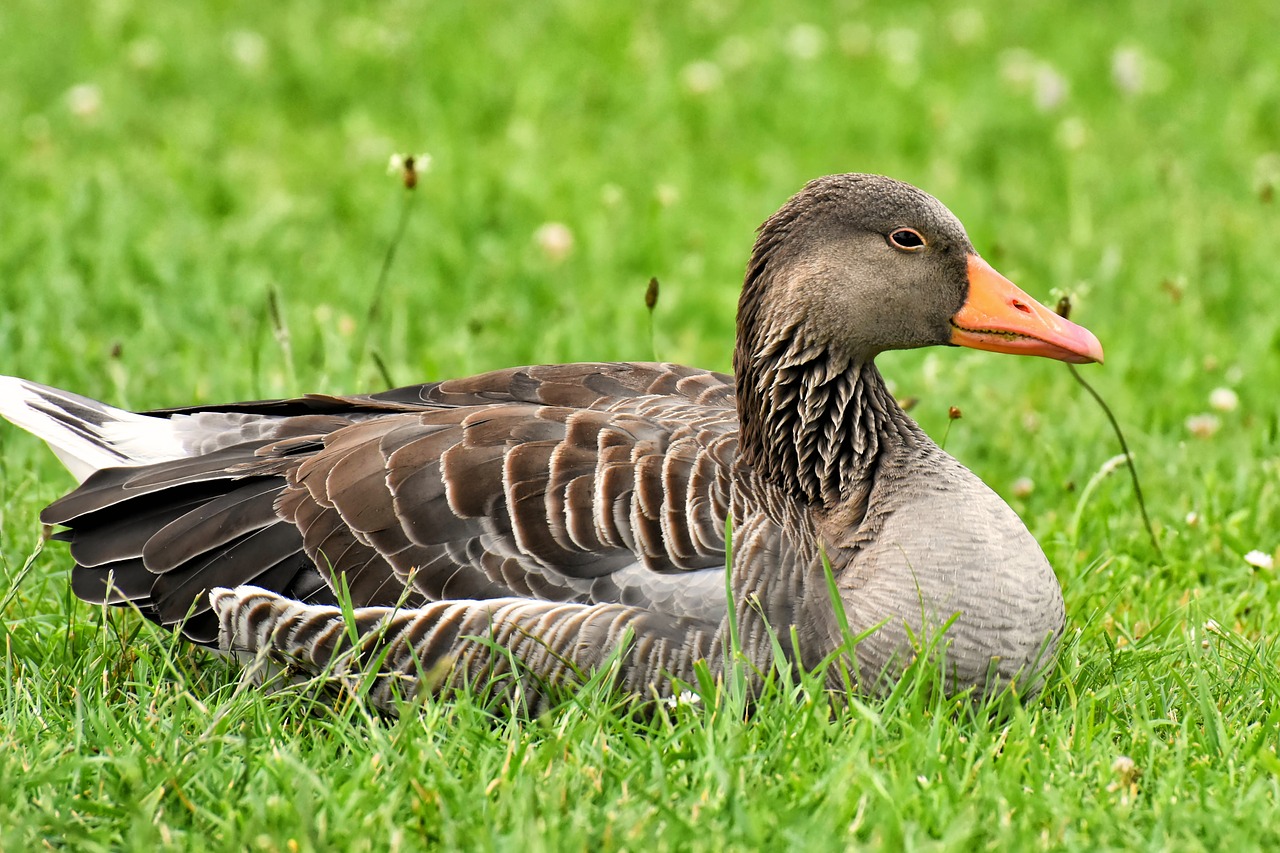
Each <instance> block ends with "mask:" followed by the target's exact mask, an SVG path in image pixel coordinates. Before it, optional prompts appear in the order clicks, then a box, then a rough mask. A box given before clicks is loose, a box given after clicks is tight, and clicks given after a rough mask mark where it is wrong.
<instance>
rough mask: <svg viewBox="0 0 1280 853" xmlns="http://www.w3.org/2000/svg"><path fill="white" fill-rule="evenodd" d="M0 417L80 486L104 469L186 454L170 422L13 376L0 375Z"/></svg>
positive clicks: (160, 460) (144, 463) (141, 463)
mask: <svg viewBox="0 0 1280 853" xmlns="http://www.w3.org/2000/svg"><path fill="white" fill-rule="evenodd" d="M0 417H4V418H5V419H6V420H8V421H9V422H10V423H12V424H14V425H15V426H19V427H22V428H23V429H25V430H26V431H27V432H29V433H31V434H32V435H34V436H36V437H37V438H39V439H41V440H42V441H44V442H45V443H46V444H48V445H49V447H50V449H52V450H53V452H54V453H55V454H56V455H57V457H58V458H59V459H60V460H62V464H63V465H66V466H67V469H68V470H69V471H70V472H71V473H72V474H73V475H74V476H75V478H76V479H77V480H79V481H81V482H84V480H85V479H86V478H87V477H88V476H89V475H90V474H92V473H93V472H94V471H98V470H100V469H102V468H118V467H121V466H133V465H147V464H150V463H153V462H164V461H166V460H169V459H179V458H181V457H183V456H186V455H187V451H186V450H185V449H184V448H183V446H182V443H181V442H180V441H179V439H178V437H177V435H176V431H175V429H174V424H173V423H172V422H171V421H170V420H169V419H168V418H163V417H152V416H149V415H137V414H134V413H133V412H126V411H124V410H123V409H117V408H115V407H114V406H108V405H107V404H106V403H99V402H98V401H97V400H91V399H89V398H88V397H81V396H80V395H79V394H72V393H71V392H69V391H60V390H58V389H57V388H50V387H48V386H47V385H40V384H38V383H35V382H28V381H27V380H25V379H18V378H16V377H13V376H0Z"/></svg>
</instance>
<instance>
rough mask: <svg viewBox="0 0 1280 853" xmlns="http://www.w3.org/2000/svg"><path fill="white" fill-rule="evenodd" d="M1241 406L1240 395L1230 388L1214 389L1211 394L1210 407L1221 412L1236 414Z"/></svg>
mask: <svg viewBox="0 0 1280 853" xmlns="http://www.w3.org/2000/svg"><path fill="white" fill-rule="evenodd" d="M1239 405H1240V395H1239V394H1237V393H1236V392H1235V391H1232V390H1231V389H1230V388H1214V389H1213V390H1212V391H1211V392H1209V407H1210V408H1211V409H1217V410H1218V411H1219V412H1234V411H1235V410H1236V408H1237V407H1238V406H1239Z"/></svg>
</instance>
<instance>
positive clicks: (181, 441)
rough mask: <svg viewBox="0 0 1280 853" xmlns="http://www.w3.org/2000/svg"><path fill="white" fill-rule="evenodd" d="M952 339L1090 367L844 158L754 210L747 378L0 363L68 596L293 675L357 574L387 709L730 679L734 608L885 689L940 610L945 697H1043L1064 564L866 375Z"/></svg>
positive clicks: (789, 646) (323, 652)
mask: <svg viewBox="0 0 1280 853" xmlns="http://www.w3.org/2000/svg"><path fill="white" fill-rule="evenodd" d="M935 344H941V345H948V344H950V345H960V346H968V347H974V348H977V349H982V350H992V351H995V352H1002V353H1013V354H1024V355H1039V356H1047V357H1049V358H1054V359H1059V360H1062V361H1068V362H1077V363H1083V362H1092V361H1099V362H1100V361H1102V348H1101V345H1100V344H1099V343H1098V340H1097V338H1095V337H1094V336H1093V335H1092V334H1091V333H1090V332H1089V331H1087V330H1086V329H1083V328H1081V327H1080V326H1077V325H1075V324H1073V323H1071V322H1068V321H1067V320H1065V319H1063V318H1061V317H1059V316H1057V315H1056V314H1054V313H1053V312H1051V311H1049V310H1048V309H1046V308H1045V307H1044V306H1043V305H1041V304H1040V303H1038V302H1037V301H1036V300H1034V299H1032V298H1031V297H1030V296H1028V295H1027V294H1026V293H1024V292H1023V291H1021V290H1019V289H1018V288H1017V287H1015V286H1014V285H1013V284H1012V283H1011V282H1010V281H1008V280H1007V279H1005V278H1004V277H1002V276H1001V275H1000V274H999V273H997V272H996V271H995V270H994V269H992V268H991V267H990V266H989V265H988V264H987V263H986V262H985V261H983V260H982V258H980V257H979V256H978V254H977V253H976V252H975V250H974V248H973V246H972V244H971V243H970V241H969V238H968V236H967V235H966V233H965V230H964V228H963V226H962V225H961V224H960V222H959V221H958V220H957V219H956V218H955V217H954V216H953V215H952V214H951V213H950V211H948V210H947V209H946V208H945V207H944V206H943V205H942V204H941V203H940V202H938V201H937V200H935V199H934V198H933V197H931V196H929V195H928V194H926V193H924V192H922V191H920V190H918V189H916V188H914V187H912V186H909V185H907V184H904V183H901V182H898V181H895V180H891V179H889V178H884V177H879V176H873V175H857V174H848V175H836V176H831V177H826V178H821V179H819V180H815V181H813V182H811V183H810V184H808V185H807V186H805V187H804V188H803V189H802V190H801V191H800V192H799V193H798V194H797V195H795V196H794V197H793V198H792V199H790V200H789V201H788V202H787V203H786V204H785V205H784V206H783V207H782V209H781V210H779V211H778V212H777V213H775V214H774V215H773V216H771V217H770V218H769V219H768V220H767V221H766V222H765V223H764V224H763V225H762V226H761V228H760V230H759V233H758V238H757V240H756V243H755V248H754V251H753V253H752V255H751V260H750V263H749V264H748V266H747V271H746V280H745V285H744V287H743V290H742V295H741V300H740V303H739V309H738V327H737V346H736V349H735V350H734V357H733V370H734V374H733V375H732V376H728V375H725V374H721V373H713V372H710V371H706V370H697V369H694V368H690V367H682V366H679V365H674V364H647V363H631V362H627V363H615V364H560V365H547V366H540V367H517V368H512V369H509V370H500V371H496V372H493V373H486V374H483V375H480V376H472V377H469V378H465V379H451V380H446V381H443V382H431V383H427V384H424V385H414V386H410V387H405V388H397V389H394V390H391V391H384V392H381V393H376V394H369V395H364V396H331V395H327V394H312V395H308V396H305V397H301V398H298V399H292V400H271V401H264V402H250V403H235V404H231V405H222V406H197V407H190V408H182V409H169V410H164V411H155V412H148V413H145V414H134V413H130V412H125V411H121V410H119V409H115V408H112V407H110V406H107V405H104V404H102V403H99V402H96V401H94V400H90V399H87V398H85V397H81V396H78V395H76V394H71V393H68V392H65V391H59V390H56V389H53V388H48V387H45V386H42V385H38V384H35V383H32V382H27V381H24V380H21V379H12V378H7V379H4V380H3V383H2V384H0V413H3V414H4V416H5V417H7V418H8V419H9V420H11V421H12V422H14V423H15V424H17V425H18V426H20V427H23V428H25V429H27V430H29V431H31V432H33V433H35V434H36V435H38V436H39V437H41V438H42V439H44V440H45V441H46V442H47V443H48V444H49V445H50V446H51V447H52V449H53V450H54V451H55V452H56V453H57V454H58V455H59V457H60V458H61V459H62V460H63V461H64V462H65V463H66V465H67V466H68V468H70V470H71V471H72V472H73V473H74V474H75V475H76V476H77V477H78V478H79V479H80V480H81V483H80V485H79V488H77V489H76V490H75V491H73V492H71V493H70V494H68V495H67V496H65V497H63V498H62V499H60V500H58V501H56V502H55V503H53V504H52V505H50V506H49V507H48V508H46V509H45V510H44V512H43V513H42V514H41V519H42V521H44V522H45V523H46V524H50V525H60V526H62V528H63V529H62V530H61V532H59V533H58V534H56V537H55V538H58V539H61V540H65V541H67V542H69V543H70V550H71V555H72V556H73V557H74V558H75V561H76V567H75V569H74V571H73V573H72V586H73V588H74V591H75V593H76V594H77V595H78V596H79V597H80V598H82V599H84V600H86V601H90V602H98V603H102V602H105V603H107V604H112V605H129V606H132V607H136V608H137V609H138V610H139V611H141V613H142V614H143V615H145V616H146V617H148V618H150V619H152V620H154V621H155V622H157V623H159V624H161V625H164V626H168V627H171V628H173V629H175V630H180V631H181V632H182V633H183V634H184V635H185V636H186V637H188V638H189V639H191V640H193V641H195V642H197V643H202V644H206V645H210V646H214V647H217V648H219V649H222V650H224V651H230V652H235V653H240V654H242V655H243V654H247V655H258V656H260V657H261V658H262V659H268V660H271V661H274V662H276V663H277V664H284V665H287V666H288V667H290V668H291V669H292V671H294V672H296V673H303V674H307V673H319V672H325V671H333V670H332V667H333V666H334V665H335V660H336V661H337V666H338V667H339V668H342V667H350V668H354V667H356V666H358V665H359V664H358V661H356V658H357V657H359V655H356V654H348V655H346V656H345V657H344V656H342V655H338V654H337V653H338V651H339V650H340V649H342V648H343V647H344V643H345V642H346V638H347V637H348V636H350V633H349V630H350V626H347V625H346V622H345V617H344V613H345V612H347V611H346V610H344V608H342V607H339V606H338V604H339V601H340V596H339V594H338V593H337V592H336V590H343V592H342V595H343V596H349V604H350V606H351V607H353V608H354V610H353V611H351V612H352V613H353V615H354V619H355V621H356V626H355V633H356V635H357V636H359V637H360V638H361V639H360V641H359V642H358V643H357V645H358V647H359V648H358V651H359V652H361V653H362V654H365V658H366V660H377V661H379V662H380V663H379V664H378V666H379V667H380V668H379V670H378V673H379V674H378V675H377V678H376V681H375V684H374V687H373V689H372V690H371V693H370V698H371V700H372V701H373V702H374V703H375V704H378V705H380V706H383V707H388V708H390V707H393V706H394V704H395V698H394V697H395V696H397V695H399V696H412V695H414V694H415V693H419V694H423V695H429V694H438V693H441V692H447V691H449V690H451V689H456V688H457V687H458V686H459V685H463V684H468V685H471V686H477V687H489V688H491V689H495V690H497V691H498V692H499V693H500V694H502V695H511V696H514V691H518V692H519V693H520V695H521V697H523V700H524V701H526V702H528V703H530V704H531V706H532V707H538V706H539V703H542V702H545V701H546V697H547V696H548V695H549V694H550V693H554V692H556V691H558V690H559V689H563V688H564V687H567V686H570V685H572V684H574V683H575V682H576V681H577V680H578V679H580V678H582V677H583V676H584V675H585V674H587V673H590V672H592V671H593V670H596V669H598V668H599V667H600V666H601V665H602V664H603V663H605V662H606V661H610V662H611V665H612V666H613V669H611V670H610V677H611V678H612V679H613V682H614V684H615V685H616V686H617V688H619V689H620V690H622V691H626V692H631V693H634V694H638V695H643V696H663V695H670V694H671V692H672V691H673V690H676V689H678V686H677V685H679V684H680V683H682V682H683V683H692V682H693V681H694V680H695V665H697V664H698V663H699V662H704V663H705V666H706V667H708V670H709V671H710V672H711V673H712V674H714V675H719V674H721V673H723V671H724V667H725V662H726V660H727V659H728V658H727V655H728V654H729V652H728V650H727V648H726V646H727V643H728V640H729V638H730V636H731V635H732V633H733V632H732V630H731V627H730V620H731V618H733V617H736V642H737V643H738V650H739V651H740V653H741V654H742V655H744V656H745V658H746V660H747V661H748V662H749V663H750V664H751V665H752V666H751V667H749V669H751V668H755V669H757V670H759V671H766V670H767V668H768V667H770V666H773V665H775V663H777V660H776V657H777V655H776V647H780V648H781V652H782V654H783V655H784V656H785V659H786V661H787V662H788V663H789V664H790V665H793V666H799V667H806V668H810V667H816V666H817V665H819V664H820V662H822V661H823V660H824V659H826V658H827V657H828V656H829V655H831V654H832V653H833V652H836V651H838V650H840V649H842V648H847V647H846V646H844V645H842V644H845V642H846V638H847V637H850V636H857V637H860V638H861V639H860V641H859V642H857V643H856V645H855V646H854V651H853V652H852V653H851V654H849V655H848V656H847V657H846V662H847V663H848V664H850V665H851V667H850V668H851V669H852V671H853V673H854V676H855V677H856V678H857V679H858V685H859V689H862V690H865V691H868V692H874V691H876V690H878V689H883V687H884V686H886V685H888V684H891V683H892V682H893V680H894V679H895V678H897V677H899V676H900V674H901V672H902V668H903V666H904V665H905V663H906V661H907V660H908V659H909V658H910V656H911V654H912V648H913V646H912V644H913V642H917V643H918V642H919V638H920V637H921V636H928V635H930V633H931V632H932V633H933V635H934V636H935V637H936V636H937V632H939V631H944V634H943V635H942V637H941V638H940V640H941V642H940V644H939V645H940V647H941V649H942V652H941V660H942V665H943V666H944V667H945V679H946V682H945V683H946V684H947V685H948V687H949V688H950V689H957V690H959V689H965V688H970V687H972V688H976V692H977V693H978V694H980V695H981V694H984V693H988V692H990V691H992V690H994V689H998V688H1001V687H1003V686H1005V685H1008V684H1009V683H1011V682H1012V681H1014V680H1015V679H1021V686H1022V688H1023V689H1024V691H1026V692H1031V691H1034V690H1036V689H1038V685H1039V683H1040V680H1041V674H1042V672H1043V669H1044V667H1045V665H1046V663H1047V662H1048V661H1050V660H1051V659H1052V656H1053V654H1054V652H1055V648H1056V645H1057V642H1058V638H1059V635H1060V634H1061V632H1062V629H1063V623H1064V608H1063V600H1062V594H1061V589H1060V587H1059V585H1058V582H1057V579H1056V578H1055V576H1054V574H1053V571H1052V570H1051V569H1050V567H1049V564H1048V562H1047V560H1046V559H1045V556H1044V554H1043V553H1042V552H1041V550H1040V548H1039V546H1038V545H1037V544H1036V542H1035V540H1034V539H1033V538H1032V536H1031V535H1030V533H1029V532H1028V531H1027V529H1026V527H1025V526H1024V525H1023V523H1022V521H1021V520H1020V519H1019V518H1018V516H1017V515H1016V514H1015V513H1014V512H1013V511H1012V510H1011V509H1010V508H1009V507H1008V506H1007V505H1006V504H1005V503H1004V502H1003V501H1002V500H1000V498H999V497H997V496H996V494H995V493H994V492H992V491H991V490H990V489H989V488H988V487H987V486H986V485H984V484H983V483H982V481H981V480H979V479H978V478H977V477H976V476H975V475H974V474H972V473H970V472H969V471H968V470H967V469H966V468H965V467H964V466H962V465H961V464H960V463H958V462H957V461H956V460H954V459H953V458H951V457H950V456H948V455H947V454H946V453H944V452H943V451H942V450H941V449H939V448H938V447H937V445H935V444H934V443H933V442H932V441H930V440H929V438H928V436H926V435H925V434H924V432H923V431H922V430H921V429H920V428H919V427H918V426H917V425H916V424H915V422H914V421H912V420H911V418H910V417H908V416H907V415H906V414H905V413H904V412H903V410H902V409H901V408H900V407H899V406H898V404H897V402H895V400H894V397H893V395H892V394H891V393H890V392H889V390H888V388H886V386H885V383H884V381H883V380H882V379H881V377H880V373H879V372H878V371H877V369H876V367H875V364H874V359H875V357H876V355H877V354H879V353H881V352H883V351H884V350H890V349H906V348H912V347H923V346H930V345H935ZM730 519H732V523H731V525H730V523H729V522H730ZM727 529H731V530H732V547H731V548H729V547H727V545H726V530H727ZM726 551H729V552H730V553H731V556H730V557H729V568H728V578H727V582H726V577H725V572H726V568H725V564H726ZM824 559H825V560H826V561H828V564H829V567H830V576H831V579H832V580H833V581H834V590H835V591H837V592H838V600H836V599H835V598H834V597H833V595H832V585H830V584H829V582H828V576H827V570H826V569H825V568H824V565H823V561H824ZM730 604H732V605H733V606H732V607H730ZM842 620H843V622H844V624H842ZM374 650H376V651H377V654H378V655H379V657H376V658H370V657H369V656H368V654H367V653H370V652H372V651H374ZM613 655H616V657H611V656H613ZM339 658H340V660H339ZM326 667H330V669H329V670H326ZM348 671H350V670H348ZM553 688H554V689H553Z"/></svg>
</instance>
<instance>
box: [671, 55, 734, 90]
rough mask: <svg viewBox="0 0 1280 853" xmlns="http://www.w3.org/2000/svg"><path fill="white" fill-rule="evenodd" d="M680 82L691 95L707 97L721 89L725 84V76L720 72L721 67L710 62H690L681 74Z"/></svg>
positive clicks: (705, 60) (702, 60)
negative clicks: (706, 95)
mask: <svg viewBox="0 0 1280 853" xmlns="http://www.w3.org/2000/svg"><path fill="white" fill-rule="evenodd" d="M680 82H681V83H682V84H683V85H684V88H685V90H686V91H687V92H689V93H690V94H692V95H705V94H707V93H709V92H714V91H715V90H716V89H719V88H720V86H721V84H722V83H723V82H724V74H722V73H721V72H720V66H719V65H716V64H715V63H714V62H712V61H710V60H707V59H701V60H699V61H697V62H690V63H689V64H688V65H686V66H685V67H684V69H683V70H682V71H681V72H680Z"/></svg>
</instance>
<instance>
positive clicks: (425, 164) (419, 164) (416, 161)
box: [387, 152, 431, 175]
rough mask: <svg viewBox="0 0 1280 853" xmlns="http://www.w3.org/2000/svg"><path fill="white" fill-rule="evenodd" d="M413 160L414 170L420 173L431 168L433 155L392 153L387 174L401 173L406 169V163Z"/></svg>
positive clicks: (388, 161)
mask: <svg viewBox="0 0 1280 853" xmlns="http://www.w3.org/2000/svg"><path fill="white" fill-rule="evenodd" d="M409 160H413V170H414V171H415V172H417V173H418V174H419V175H421V174H422V173H424V172H426V171H427V170H428V169H430V168H431V155H430V154H427V153H425V152H424V153H422V154H392V155H391V157H390V158H388V160H387V174H388V175H399V174H400V173H402V172H403V171H404V167H405V165H406V164H407V163H408V162H409Z"/></svg>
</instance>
